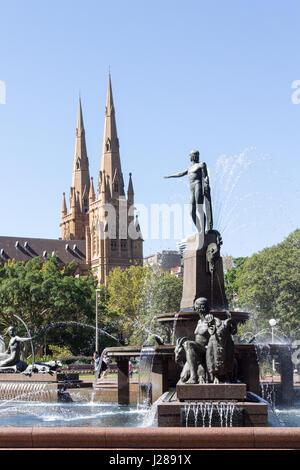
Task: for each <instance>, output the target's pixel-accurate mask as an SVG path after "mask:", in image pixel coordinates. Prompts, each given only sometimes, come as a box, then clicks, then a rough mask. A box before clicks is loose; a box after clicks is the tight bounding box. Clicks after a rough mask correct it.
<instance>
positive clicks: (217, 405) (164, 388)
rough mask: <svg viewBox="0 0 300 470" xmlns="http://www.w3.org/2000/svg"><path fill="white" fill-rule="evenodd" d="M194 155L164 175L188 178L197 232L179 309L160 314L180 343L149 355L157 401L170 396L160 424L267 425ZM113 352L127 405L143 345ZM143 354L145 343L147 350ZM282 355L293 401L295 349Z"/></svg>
mask: <svg viewBox="0 0 300 470" xmlns="http://www.w3.org/2000/svg"><path fill="white" fill-rule="evenodd" d="M190 159H191V162H192V164H191V166H190V167H189V168H188V169H187V170H185V171H183V172H180V173H177V174H174V175H171V176H168V177H166V178H172V177H173V178H175V177H182V176H185V175H188V176H189V180H190V213H191V217H192V220H193V222H194V224H195V226H196V228H197V233H195V234H193V235H192V236H190V237H188V238H187V242H186V247H185V250H184V255H183V265H184V276H183V292H182V299H181V308H180V312H176V313H174V312H172V313H163V314H159V315H157V316H156V321H157V322H159V324H160V325H161V326H163V327H165V328H167V329H168V330H169V332H171V335H170V336H171V337H172V338H173V342H176V344H175V345H174V344H172V345H170V344H157V345H156V347H155V348H154V351H153V348H152V349H151V352H150V351H149V353H148V354H149V360H150V361H151V367H152V368H151V395H152V402H155V401H156V400H157V399H159V398H160V397H161V396H162V395H163V394H165V395H164V398H163V399H162V400H161V401H160V403H159V404H158V405H157V410H158V426H189V425H192V426H194V425H195V426H197V425H199V426H200V425H201V426H202V425H235V426H267V425H268V406H267V404H266V403H265V402H264V401H263V400H261V399H260V398H259V396H261V394H262V391H261V387H260V382H259V368H258V361H257V354H256V349H255V347H254V345H253V344H245V343H243V344H238V343H237V342H235V341H234V340H233V336H234V335H235V334H236V333H237V330H238V324H239V323H241V322H245V321H247V320H248V318H249V313H247V312H241V311H229V310H228V303H227V299H226V294H225V287H224V274H223V263H222V257H221V255H220V249H221V245H222V237H221V234H220V233H219V232H218V231H217V230H215V229H214V227H213V211H212V201H211V195H210V194H211V193H210V186H209V177H208V172H207V167H206V164H205V163H204V162H201V161H200V160H199V152H198V151H196V150H193V151H192V152H191V153H190ZM204 206H205V212H204ZM281 349H283V348H281ZM107 352H108V354H109V355H110V356H111V357H115V358H116V360H117V364H118V401H119V403H123V404H126V403H129V380H128V360H129V358H130V357H132V356H139V355H140V353H141V350H140V348H134V347H132V346H130V347H122V348H108V349H107ZM286 352H287V350H286V348H285V353H286ZM145 354H147V348H143V357H145ZM281 360H282V370H285V371H286V372H287V376H286V379H287V380H285V382H284V383H282V385H281V387H282V396H283V397H286V400H287V401H289V400H291V399H292V393H293V377H292V376H291V374H290V371H291V367H290V365H291V360H290V356H289V354H284V355H283V354H281ZM250 392H251V393H250ZM191 416H193V419H192V421H191ZM205 416H206V417H205ZM216 416H217V417H218V418H217V419H216ZM201 423H202V424H201ZM213 423H214V424H213ZM224 423H227V424H224Z"/></svg>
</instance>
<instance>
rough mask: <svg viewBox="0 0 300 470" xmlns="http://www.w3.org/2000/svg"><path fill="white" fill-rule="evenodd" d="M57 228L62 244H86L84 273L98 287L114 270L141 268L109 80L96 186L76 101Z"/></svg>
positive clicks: (130, 190) (140, 242) (131, 196)
mask: <svg viewBox="0 0 300 470" xmlns="http://www.w3.org/2000/svg"><path fill="white" fill-rule="evenodd" d="M95 187H96V188H95ZM60 226H61V230H62V240H65V241H67V240H69V241H71V240H72V241H76V240H84V241H85V258H86V264H85V269H86V270H87V269H92V270H93V272H94V273H95V276H96V277H97V279H98V281H99V283H101V284H105V283H106V279H107V275H108V274H109V272H110V270H111V269H113V268H114V267H118V266H120V267H128V266H130V265H142V264H143V239H142V234H141V230H140V225H139V221H138V218H137V216H135V214H134V190H133V183H132V175H131V173H130V174H129V182H128V188H127V194H125V189H124V179H123V173H122V168H121V159H120V151H119V140H118V134H117V126H116V116H115V108H114V102H113V95H112V86H111V77H110V75H109V80H108V90H107V99H106V107H105V122H104V134H103V141H102V155H101V165H100V171H99V175H98V179H97V184H96V185H95V184H94V180H93V178H92V177H90V172H89V160H88V155H87V147H86V139H85V130H84V122H83V113H82V106H81V100H79V109H78V121H77V128H76V142H75V154H74V160H73V174H72V186H71V188H70V193H69V210H68V208H67V202H66V197H65V193H64V194H63V201H62V213H61V224H60Z"/></svg>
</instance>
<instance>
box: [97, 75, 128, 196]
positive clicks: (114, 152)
mask: <svg viewBox="0 0 300 470" xmlns="http://www.w3.org/2000/svg"><path fill="white" fill-rule="evenodd" d="M101 171H102V172H103V171H105V173H106V175H107V176H109V184H110V188H109V189H110V193H111V194H112V195H114V196H115V197H118V196H124V182H123V175H122V168H121V161H120V152H119V139H118V134H117V125H116V117H115V107H114V101H113V94H112V86H111V76H110V74H109V76H108V88H107V97H106V107H105V122H104V134H103V141H102V159H101Z"/></svg>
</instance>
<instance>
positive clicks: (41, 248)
mask: <svg viewBox="0 0 300 470" xmlns="http://www.w3.org/2000/svg"><path fill="white" fill-rule="evenodd" d="M54 253H56V254H57V256H58V259H59V261H60V262H61V263H63V264H65V265H66V264H69V263H70V262H71V261H75V263H76V264H86V259H85V240H56V239H45V238H28V237H22V238H21V237H0V262H2V263H5V262H6V261H8V260H10V259H15V260H16V261H25V262H26V261H29V260H30V259H32V258H36V257H37V256H41V257H44V258H45V259H46V258H47V255H54Z"/></svg>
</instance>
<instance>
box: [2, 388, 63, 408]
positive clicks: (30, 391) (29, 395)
mask: <svg viewBox="0 0 300 470" xmlns="http://www.w3.org/2000/svg"><path fill="white" fill-rule="evenodd" d="M54 392H55V393H57V386H56V384H55V385H52V386H51V384H47V383H33V382H7V383H0V400H1V401H0V408H2V407H3V406H6V405H7V403H8V402H11V401H12V400H15V401H17V400H26V401H27V400H29V401H47V400H49V399H50V398H51V397H52V398H55V397H54ZM56 398H57V396H56ZM2 400H5V401H4V402H2Z"/></svg>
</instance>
